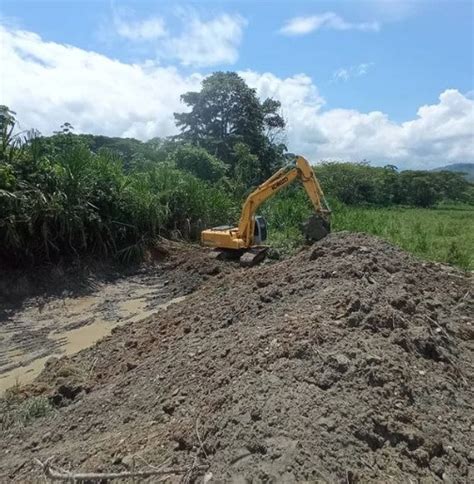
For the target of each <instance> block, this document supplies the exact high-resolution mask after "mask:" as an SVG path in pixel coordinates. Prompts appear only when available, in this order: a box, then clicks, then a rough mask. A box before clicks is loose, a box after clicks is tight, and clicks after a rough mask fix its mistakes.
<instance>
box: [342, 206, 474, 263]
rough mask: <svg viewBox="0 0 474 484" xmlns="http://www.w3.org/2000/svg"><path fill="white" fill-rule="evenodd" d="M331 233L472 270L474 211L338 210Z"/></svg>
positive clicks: (349, 208)
mask: <svg viewBox="0 0 474 484" xmlns="http://www.w3.org/2000/svg"><path fill="white" fill-rule="evenodd" d="M333 230H334V231H339V230H349V231H353V232H365V233H368V234H374V235H378V236H380V237H383V238H384V239H387V240H389V241H390V242H393V243H394V244H396V245H398V246H399V247H401V248H403V249H405V250H407V251H409V252H412V253H413V254H416V255H418V256H421V257H424V258H425V259H428V260H433V261H438V262H446V263H448V264H453V265H456V266H458V267H461V268H462V269H465V270H473V269H474V257H473V256H474V209H470V210H469V209H464V210H457V209H456V210H453V209H450V210H444V209H421V208H385V209H384V208H352V207H340V208H339V210H338V211H337V212H336V213H334V217H333Z"/></svg>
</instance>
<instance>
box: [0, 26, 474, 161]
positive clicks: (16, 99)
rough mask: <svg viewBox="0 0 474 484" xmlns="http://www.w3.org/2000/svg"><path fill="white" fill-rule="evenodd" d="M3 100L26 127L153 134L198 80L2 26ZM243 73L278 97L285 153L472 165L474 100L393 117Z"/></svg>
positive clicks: (454, 98)
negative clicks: (336, 105)
mask: <svg viewBox="0 0 474 484" xmlns="http://www.w3.org/2000/svg"><path fill="white" fill-rule="evenodd" d="M0 46H1V47H0V62H1V65H2V73H1V75H0V104H6V105H7V106H9V107H10V108H11V109H13V110H14V111H16V112H17V114H18V119H19V120H20V122H21V125H22V128H23V129H27V128H33V127H34V128H38V129H39V130H40V131H41V132H43V133H44V134H50V133H52V131H54V130H56V129H57V128H58V127H59V126H60V125H61V124H62V123H64V122H65V121H69V122H70V123H72V124H73V126H74V127H75V128H76V131H77V132H91V133H96V134H105V135H109V136H133V137H137V138H139V139H144V140H145V139H149V138H151V137H154V136H167V135H171V134H175V133H176V132H177V129H176V127H175V124H174V118H173V112H176V111H178V112H179V111H182V110H184V106H183V105H182V104H181V103H180V99H179V97H180V95H181V94H182V93H184V92H186V91H189V90H196V89H199V86H200V82H201V80H202V78H203V76H202V75H201V74H199V73H195V74H191V75H189V76H184V75H182V74H181V73H180V72H179V71H178V70H176V69H175V68H173V67H161V66H157V65H156V64H155V63H153V62H148V63H144V64H140V65H138V64H127V63H124V62H120V61H117V60H113V59H110V58H108V57H106V56H104V55H101V54H97V53H95V52H89V51H85V50H82V49H79V48H76V47H73V46H69V45H63V44H58V43H55V42H46V41H44V40H42V39H41V38H40V37H39V36H38V35H36V34H33V33H31V32H25V31H20V30H13V29H11V28H10V29H8V28H2V27H0ZM241 75H242V76H243V77H244V78H245V80H246V81H247V82H248V83H249V85H251V86H252V87H255V88H256V89H257V93H258V94H259V96H261V97H262V98H265V97H268V96H272V97H275V98H276V99H279V100H280V101H281V103H282V111H283V115H284V117H285V118H286V120H287V123H288V129H287V132H288V134H287V143H288V148H289V149H290V150H291V151H294V152H298V153H301V154H304V155H306V156H307V157H308V158H309V159H310V160H312V161H314V162H316V161H318V160H321V159H344V160H350V161H357V160H362V159H368V160H371V161H373V162H376V163H394V164H396V165H398V166H400V167H403V168H407V167H422V168H431V167H435V166H439V165H442V164H445V163H449V162H473V161H474V135H473V134H474V133H473V130H474V100H472V99H469V98H468V97H466V96H465V95H463V94H462V93H460V92H459V91H457V90H455V89H449V90H446V91H444V92H443V93H441V95H440V96H439V100H438V102H436V103H434V104H431V105H426V106H422V107H420V108H419V110H418V113H417V117H416V118H415V119H413V120H410V121H407V122H404V123H396V122H394V121H392V120H390V118H389V117H388V115H387V114H384V113H382V112H380V111H373V112H369V113H361V112H359V111H356V110H350V109H328V108H327V106H325V103H324V99H323V98H322V97H321V95H320V93H319V92H318V89H317V87H316V86H315V85H314V84H313V82H312V80H311V78H310V77H308V76H307V75H305V74H297V75H294V76H291V77H287V78H284V79H283V78H279V77H277V76H276V75H274V74H272V73H258V72H254V71H244V72H242V73H241Z"/></svg>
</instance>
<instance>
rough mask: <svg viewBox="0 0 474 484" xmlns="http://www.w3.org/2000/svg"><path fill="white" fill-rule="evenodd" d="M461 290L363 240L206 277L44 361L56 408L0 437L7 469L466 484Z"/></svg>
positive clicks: (468, 348)
mask: <svg viewBox="0 0 474 484" xmlns="http://www.w3.org/2000/svg"><path fill="white" fill-rule="evenodd" d="M211 272H212V271H211ZM209 277H212V276H209ZM213 281H215V282H213ZM470 290H471V285H470V281H469V279H468V278H467V277H466V276H464V275H463V274H462V273H460V272H458V271H456V270H454V269H450V268H447V267H444V266H440V265H437V264H433V263H423V262H420V261H418V260H416V259H415V258H413V257H411V256H409V255H408V254H406V253H404V252H402V251H400V250H398V249H396V248H394V247H393V246H391V245H389V244H387V243H385V242H383V241H381V240H379V239H376V238H373V237H369V236H364V235H357V234H334V235H331V236H329V237H327V238H326V239H324V240H322V241H320V242H319V243H318V244H316V245H315V246H313V247H312V248H310V249H307V250H304V251H302V252H301V253H299V254H298V255H296V256H295V257H293V258H291V259H288V260H285V261H281V262H278V263H274V264H271V265H266V266H260V267H256V268H253V269H248V270H237V271H235V272H233V273H232V274H228V275H225V276H223V277H221V279H220V280H217V279H212V282H211V283H208V284H206V285H205V286H204V287H202V288H201V289H199V290H198V291H196V292H194V293H193V294H191V295H190V296H188V298H187V299H186V300H185V301H183V302H182V303H179V304H176V305H173V306H170V307H169V308H168V309H166V310H164V311H162V312H160V313H159V314H157V315H155V316H154V317H151V318H149V319H147V320H145V321H142V322H139V323H135V324H130V325H127V326H123V327H121V328H118V329H117V330H116V331H115V332H114V334H112V335H111V336H109V337H107V338H105V339H104V340H102V341H101V342H100V343H99V344H97V345H96V346H95V347H93V348H90V349H88V350H85V351H83V352H81V353H79V354H78V355H76V356H74V357H72V358H67V359H66V358H65V359H61V360H58V361H55V362H53V363H51V364H50V365H49V367H48V368H47V369H46V370H45V372H44V373H43V374H42V375H41V377H40V380H39V382H40V383H41V382H42V383H43V385H44V387H43V389H42V390H41V391H43V392H46V393H47V394H48V395H50V397H51V399H52V401H53V402H54V404H55V405H56V406H57V411H56V412H55V413H54V414H53V415H51V416H49V417H44V418H41V419H38V420H36V421H35V422H34V423H32V424H31V425H29V426H28V427H25V428H10V429H9V430H7V431H5V432H4V434H3V435H2V436H1V437H2V438H0V453H1V454H0V455H1V456H2V459H1V463H0V477H2V476H5V477H6V478H10V479H17V480H24V479H27V478H32V476H34V475H36V476H37V475H38V470H37V469H35V468H34V465H33V463H32V459H33V458H34V457H38V458H40V459H43V460H44V459H46V458H47V457H49V456H52V455H55V456H57V458H56V462H57V463H58V465H60V466H62V467H65V468H69V469H76V470H79V469H81V470H88V471H103V470H114V471H123V470H126V469H129V468H130V467H131V465H132V464H131V463H132V462H133V459H136V462H137V463H140V462H147V463H150V464H153V465H158V464H159V463H160V462H163V461H164V460H166V459H171V462H172V463H176V464H182V465H188V464H189V463H190V462H200V463H207V464H209V472H210V473H212V476H213V478H212V480H211V481H210V482H285V483H289V482H302V481H310V482H345V483H346V482H370V481H372V482H381V481H391V482H407V481H408V480H409V479H411V480H413V479H415V480H416V479H419V480H422V481H424V482H436V481H441V480H443V481H448V482H468V481H471V482H472V481H473V480H474V473H473V472H474V470H473V459H474V455H473V453H472V451H471V447H470V445H471V444H472V431H473V430H474V422H473V420H472V416H473V414H474V413H473V404H472V402H473V401H474V398H473V397H474V395H473V392H472V381H473V380H472V377H473V367H472V361H473V359H472V356H473V337H474V326H473V321H472V319H469V316H470V315H472V309H473V308H472V306H471V307H470V306H469V303H470V301H471V299H470V292H469V291H470ZM71 375H75V376H74V378H73V377H72V376H71ZM77 375H80V378H79V377H78V376H77ZM38 384H39V383H38ZM209 475H210V474H209ZM209 475H208V476H209Z"/></svg>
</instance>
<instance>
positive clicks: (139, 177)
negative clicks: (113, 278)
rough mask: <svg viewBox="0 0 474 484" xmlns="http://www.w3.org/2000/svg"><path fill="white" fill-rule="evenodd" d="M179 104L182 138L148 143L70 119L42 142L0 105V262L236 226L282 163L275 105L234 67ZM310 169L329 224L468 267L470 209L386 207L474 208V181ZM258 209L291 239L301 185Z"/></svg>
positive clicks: (142, 244) (120, 253) (301, 209)
mask: <svg viewBox="0 0 474 484" xmlns="http://www.w3.org/2000/svg"><path fill="white" fill-rule="evenodd" d="M183 101H184V103H185V104H186V105H187V106H188V107H189V111H187V112H186V113H180V114H176V115H175V116H176V121H177V126H178V127H179V128H180V129H181V134H180V135H178V136H176V137H172V138H168V139H159V138H155V139H152V140H150V141H147V142H141V141H138V140H135V139H122V138H108V137H105V136H94V135H83V134H81V135H76V134H74V132H73V127H72V126H71V125H70V124H68V123H66V124H65V125H63V126H62V127H61V130H60V131H58V132H56V133H55V134H54V135H52V136H49V137H44V136H41V135H40V134H39V133H37V132H34V131H33V132H28V133H21V132H18V131H17V129H16V120H15V113H14V112H13V111H10V110H9V109H8V108H7V107H5V106H2V107H0V137H1V139H0V262H1V263H2V264H3V265H5V264H9V265H12V264H13V265H17V266H21V265H25V264H35V263H43V262H48V261H58V260H61V259H64V258H66V259H67V258H70V257H76V256H80V255H83V254H91V255H97V256H106V257H109V256H110V257H116V258H119V259H121V260H125V261H128V260H131V259H137V258H139V257H140V256H141V255H142V254H143V251H144V250H145V249H146V247H147V246H149V244H151V243H152V242H153V241H154V240H155V239H156V238H157V237H158V236H160V235H164V236H170V235H171V234H172V233H173V232H176V233H178V234H180V235H181V236H183V237H185V238H197V236H198V234H199V231H200V229H201V228H202V227H205V226H209V225H213V224H219V223H232V222H235V221H236V219H237V218H238V213H239V209H240V205H241V203H242V199H243V198H244V197H245V196H246V194H248V193H249V191H250V190H251V189H252V187H253V186H255V185H257V184H258V183H259V182H261V181H262V180H264V179H265V178H266V177H268V176H269V175H270V174H271V173H272V172H273V171H274V170H275V169H277V168H279V167H281V166H282V165H284V164H285V163H286V162H287V157H285V150H286V149H285V146H284V145H283V144H282V143H281V139H282V138H281V134H282V131H283V129H284V126H285V123H284V120H283V119H282V118H281V116H280V115H279V114H278V111H279V107H280V105H279V103H278V102H277V101H274V100H272V99H267V100H265V101H263V102H260V101H259V100H258V98H257V96H256V93H255V91H254V90H253V89H250V88H249V87H248V86H246V84H245V82H244V81H243V80H242V79H241V78H240V77H239V76H237V75H236V74H235V73H216V74H214V75H212V76H210V77H208V78H207V79H206V80H205V81H204V82H203V87H202V90H201V91H200V92H190V93H187V94H184V95H183ZM316 170H317V175H318V177H319V179H320V181H321V184H322V186H323V188H324V190H325V192H326V194H327V195H328V197H329V200H330V202H331V204H332V205H333V208H334V213H335V215H334V227H335V229H349V230H364V231H368V232H372V233H376V234H379V235H382V236H385V237H388V238H390V239H391V240H393V241H395V242H396V243H399V244H400V245H402V246H403V247H406V248H408V249H410V250H412V251H414V252H416V253H420V254H424V255H427V256H428V257H430V258H433V259H438V260H445V261H449V262H452V263H455V264H458V265H460V266H462V267H470V266H471V264H472V261H471V260H470V256H469V252H470V249H472V243H473V241H472V221H471V222H470V221H469V220H468V219H467V217H466V219H464V217H465V216H466V214H469V215H472V212H462V211H459V213H457V212H456V213H453V212H445V211H443V212H441V211H439V210H437V211H436V215H433V214H434V213H435V212H433V211H429V210H428V211H422V210H416V211H414V210H413V211H410V210H406V209H400V210H395V209H394V208H393V207H396V206H398V207H423V208H428V207H435V206H437V205H438V204H440V203H442V202H447V201H449V202H451V203H453V202H454V203H456V204H461V203H462V204H465V205H466V204H472V203H473V200H474V195H473V193H474V191H473V186H472V185H471V184H470V183H469V182H468V181H467V180H466V179H465V178H464V177H463V176H462V175H460V174H458V173H453V172H446V171H438V172H426V171H402V172H399V171H398V170H397V169H396V167H394V166H390V165H388V166H386V167H384V168H375V167H371V166H370V165H368V164H366V163H356V164H353V163H335V162H334V163H331V162H325V163H322V164H320V165H318V166H317V167H316ZM381 207H383V208H381ZM263 210H264V212H265V215H266V216H267V218H268V219H269V222H270V227H271V230H272V232H271V233H272V237H273V239H274V240H275V241H276V243H277V245H280V246H294V245H296V244H298V243H299V241H300V237H299V235H298V224H299V223H300V222H301V221H302V220H303V218H304V217H305V216H306V215H307V214H308V213H309V211H310V205H309V203H308V200H307V199H306V197H305V194H304V192H303V191H302V190H299V189H297V187H294V186H293V187H290V188H288V189H287V190H286V191H285V192H284V193H283V194H282V195H281V196H279V197H277V198H275V199H274V200H272V201H271V202H269V203H268V204H267V205H266V206H265V207H264V209H263ZM408 214H409V215H408ZM438 214H439V218H438ZM455 220H458V221H459V227H457V228H454V226H455V225H456V222H455ZM471 220H472V219H471ZM469 223H470V227H471V229H470V230H471V232H469V231H468V229H467V228H466V227H467V225H469ZM468 232H469V233H470V234H471V235H469V236H465V237H464V238H463V234H467V233H468ZM439 238H443V240H448V242H447V243H444V242H441V241H440V240H441V239H439ZM446 238H448V239H446ZM438 239H439V240H438Z"/></svg>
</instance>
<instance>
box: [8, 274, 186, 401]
mask: <svg viewBox="0 0 474 484" xmlns="http://www.w3.org/2000/svg"><path fill="white" fill-rule="evenodd" d="M184 298H185V296H179V297H175V296H174V294H173V292H172V291H170V290H169V289H168V288H167V286H166V281H163V280H162V278H160V277H159V276H156V277H155V276H150V275H146V276H145V275H144V276H134V277H133V278H129V279H126V280H119V281H117V282H114V283H108V284H103V285H101V286H99V287H98V288H97V289H96V290H95V291H94V292H93V293H92V294H90V295H88V296H82V297H76V298H75V297H64V298H56V299H53V300H49V301H48V302H46V303H44V302H41V301H40V302H38V301H37V300H34V301H27V302H26V303H25V304H24V305H23V308H21V309H20V310H19V311H15V312H12V313H11V314H9V315H8V316H7V317H6V318H5V319H4V320H0V394H2V393H3V392H4V391H5V390H6V389H7V388H9V387H11V386H13V385H15V384H25V383H29V382H31V381H32V380H33V379H34V378H35V377H36V376H37V375H38V374H39V373H40V372H41V370H42V369H43V368H44V364H45V362H46V361H47V360H48V359H49V358H51V357H52V356H56V357H58V356H63V355H71V354H74V353H77V352H78V351H80V350H82V349H84V348H87V347H89V346H92V345H93V344H94V343H96V342H97V341H98V340H100V339H101V338H103V337H104V336H107V335H109V334H110V333H111V331H112V329H113V328H114V327H116V326H120V325H122V324H125V323H130V322H131V323H133V322H136V321H139V320H142V319H144V318H147V317H149V316H151V315H153V314H155V313H156V312H158V311H162V310H164V309H166V308H167V307H168V306H169V305H170V304H174V303H178V302H180V301H182V300H183V299H184Z"/></svg>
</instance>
